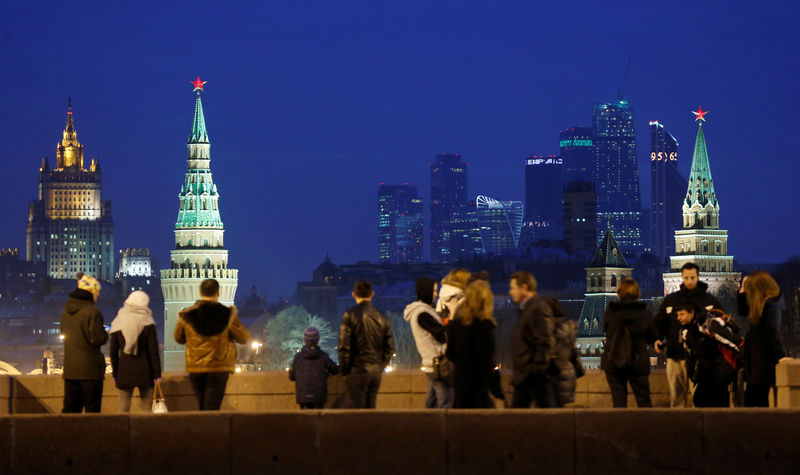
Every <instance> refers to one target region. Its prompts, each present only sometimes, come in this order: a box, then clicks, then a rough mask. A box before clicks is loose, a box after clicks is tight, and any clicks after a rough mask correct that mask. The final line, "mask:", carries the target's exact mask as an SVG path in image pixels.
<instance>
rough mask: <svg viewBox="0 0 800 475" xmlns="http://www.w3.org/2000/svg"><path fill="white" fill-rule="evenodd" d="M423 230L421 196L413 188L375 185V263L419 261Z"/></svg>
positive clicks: (420, 258) (421, 255) (420, 259)
mask: <svg viewBox="0 0 800 475" xmlns="http://www.w3.org/2000/svg"><path fill="white" fill-rule="evenodd" d="M423 231H424V219H423V210H422V198H420V197H418V196H417V187H416V186H409V185H384V184H381V185H380V186H378V262H385V263H390V264H405V263H418V262H422V260H423V235H424V232H423Z"/></svg>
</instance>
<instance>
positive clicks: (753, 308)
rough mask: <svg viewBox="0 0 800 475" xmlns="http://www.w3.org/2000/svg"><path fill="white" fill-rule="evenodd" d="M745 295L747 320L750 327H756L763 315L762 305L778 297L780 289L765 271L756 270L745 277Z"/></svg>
mask: <svg viewBox="0 0 800 475" xmlns="http://www.w3.org/2000/svg"><path fill="white" fill-rule="evenodd" d="M745 293H746V294H747V303H748V305H750V314H749V315H748V316H747V318H748V319H749V320H750V324H751V325H753V326H756V325H758V322H759V321H760V320H761V316H762V315H763V314H764V305H766V304H767V300H769V299H771V298H774V297H777V296H778V295H780V294H781V288H780V287H778V283H777V282H775V279H773V278H772V276H771V275H769V274H768V273H767V272H766V271H763V270H757V271H755V272H752V273H750V275H748V276H747V283H746V284H745Z"/></svg>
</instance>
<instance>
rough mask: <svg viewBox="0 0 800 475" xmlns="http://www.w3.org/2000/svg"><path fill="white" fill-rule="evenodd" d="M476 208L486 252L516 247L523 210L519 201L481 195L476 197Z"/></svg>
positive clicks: (494, 252) (497, 251) (490, 252)
mask: <svg viewBox="0 0 800 475" xmlns="http://www.w3.org/2000/svg"><path fill="white" fill-rule="evenodd" d="M476 210H477V215H478V224H479V225H480V229H481V241H482V242H483V250H484V252H485V253H486V254H489V255H492V254H501V253H502V252H504V251H509V250H514V249H516V248H517V246H518V245H519V237H520V232H521V231H522V218H523V212H524V207H523V205H522V202H521V201H498V200H496V199H494V198H489V197H488V196H482V195H481V196H478V198H477V199H476Z"/></svg>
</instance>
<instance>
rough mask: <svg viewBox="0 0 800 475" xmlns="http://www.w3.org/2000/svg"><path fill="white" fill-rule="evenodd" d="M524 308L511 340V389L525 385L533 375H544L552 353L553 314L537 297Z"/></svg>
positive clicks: (529, 300)
mask: <svg viewBox="0 0 800 475" xmlns="http://www.w3.org/2000/svg"><path fill="white" fill-rule="evenodd" d="M523 305H524V307H523V308H522V309H521V310H520V312H519V318H517V322H516V325H515V326H514V333H513V334H512V336H511V355H512V358H513V364H514V374H513V376H512V378H511V384H512V385H514V386H521V385H523V384H525V382H526V381H528V379H529V378H530V377H531V376H533V375H540V376H541V375H546V374H547V372H548V370H549V369H550V362H551V360H552V357H553V353H554V351H555V334H554V330H555V319H554V318H553V310H552V309H551V308H550V306H549V305H548V304H547V302H545V301H544V299H542V298H541V297H540V296H538V295H534V296H533V297H531V298H530V299H528V300H527V301H526V302H524V304H523Z"/></svg>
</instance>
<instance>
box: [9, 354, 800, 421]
mask: <svg viewBox="0 0 800 475" xmlns="http://www.w3.org/2000/svg"><path fill="white" fill-rule="evenodd" d="M776 373H777V389H778V398H777V399H778V405H777V407H778V408H800V361H798V362H794V363H788V364H780V365H778V367H777V371H776ZM508 378H509V375H508V374H504V375H503V387H504V388H506V390H507V391H508V392H507V394H506V397H507V400H508V401H511V387H510V384H509V380H508ZM162 388H163V389H164V393H165V397H166V400H167V406H168V407H169V409H170V411H171V412H180V411H192V410H195V409H196V408H197V402H196V399H195V397H194V393H193V392H192V388H191V385H190V384H189V378H188V376H187V375H186V373H165V374H164V378H163V381H162ZM427 388H428V382H427V379H426V378H425V376H424V375H423V374H422V373H421V372H419V371H397V372H394V373H389V374H386V375H384V376H383V381H382V383H381V388H380V392H379V394H378V401H377V406H378V408H379V409H422V408H423V407H424V405H425V392H426V391H427ZM343 389H344V382H343V380H342V378H340V377H338V376H333V377H331V378H329V379H328V402H327V404H326V406H325V407H326V408H329V407H332V405H333V402H334V401H335V400H336V397H337V396H338V395H339V394H341V393H342V391H343ZM650 394H651V399H652V402H653V406H654V407H667V406H669V389H668V387H667V378H666V375H665V373H664V371H659V370H655V371H653V373H652V374H651V375H650ZM63 395H64V383H63V380H62V378H61V376H57V375H53V376H42V375H17V376H7V375H0V414H47V413H58V412H60V411H61V408H62V405H63V397H64V396H63ZM135 398H136V395H134V404H132V410H133V411H134V412H136V410H137V409H136V401H135ZM773 400H774V399H773V398H772V397H770V403H771V404H772V401H773ZM117 406H118V402H117V391H116V388H115V387H114V382H113V380H112V379H111V378H110V377H107V378H106V381H105V384H104V387H103V405H102V412H103V413H115V412H117ZM628 406H629V407H636V404H635V402H634V399H633V394H630V393H629V394H628ZM297 407H298V406H297V404H296V403H295V395H294V383H293V382H291V381H289V378H288V377H287V375H286V373H285V372H253V373H237V374H233V375H231V377H230V379H229V380H228V386H227V388H226V392H225V399H224V400H223V402H222V409H223V410H234V411H290V410H294V409H297ZM570 407H574V408H591V409H602V408H610V407H612V404H611V394H610V392H609V389H608V383H607V382H606V379H605V375H604V374H603V372H602V371H598V370H589V371H587V373H586V376H584V377H583V378H580V379H579V380H578V387H577V389H576V391H575V403H574V404H571V405H570Z"/></svg>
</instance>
